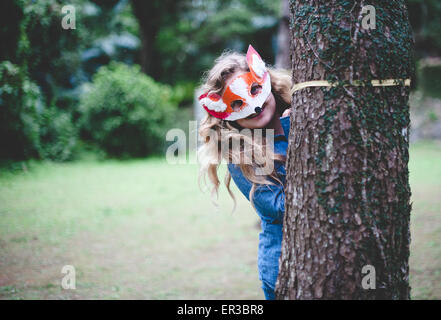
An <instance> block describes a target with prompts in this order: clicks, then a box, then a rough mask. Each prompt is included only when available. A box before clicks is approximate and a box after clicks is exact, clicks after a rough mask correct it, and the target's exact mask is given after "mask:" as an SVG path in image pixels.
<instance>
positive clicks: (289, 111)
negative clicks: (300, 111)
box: [282, 108, 291, 118]
mask: <svg viewBox="0 0 441 320" xmlns="http://www.w3.org/2000/svg"><path fill="white" fill-rule="evenodd" d="M290 113H291V108H289V109H286V110H285V111H283V114H282V118H283V117H286V116H289V114H290Z"/></svg>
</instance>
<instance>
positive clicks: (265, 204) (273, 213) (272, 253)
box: [228, 116, 290, 289]
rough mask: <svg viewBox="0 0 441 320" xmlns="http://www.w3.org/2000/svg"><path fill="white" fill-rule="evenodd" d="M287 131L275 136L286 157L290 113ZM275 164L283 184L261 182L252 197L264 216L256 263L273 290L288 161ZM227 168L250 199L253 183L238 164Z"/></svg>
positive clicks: (278, 149)
mask: <svg viewBox="0 0 441 320" xmlns="http://www.w3.org/2000/svg"><path fill="white" fill-rule="evenodd" d="M280 122H281V125H282V128H283V131H284V133H285V134H284V135H283V134H276V135H274V152H275V153H278V154H282V155H285V156H286V149H287V147H288V135H289V126H290V116H286V117H282V118H280ZM274 166H275V168H276V170H277V172H278V174H279V176H280V178H281V180H282V182H283V185H280V184H279V183H277V182H276V181H275V180H272V181H273V182H275V183H276V185H258V186H257V187H256V191H255V193H254V196H253V200H254V205H255V207H256V211H257V214H258V215H259V217H260V219H261V228H262V230H261V232H260V234H259V250H258V259H257V261H258V262H257V265H258V269H259V280H261V281H262V282H263V284H264V286H267V287H268V286H269V287H270V288H272V289H274V287H275V284H276V280H277V276H278V273H279V257H280V250H281V244H282V223H283V214H284V212H285V191H284V185H285V176H286V171H285V163H282V162H280V161H275V162H274ZM228 170H229V172H230V174H231V177H232V178H233V180H234V182H235V183H236V185H237V187H238V188H239V190H240V191H241V192H242V193H243V195H244V196H245V197H246V198H247V199H248V200H250V199H249V193H250V190H251V187H252V183H251V182H250V181H249V180H247V179H246V178H245V177H244V175H243V174H242V171H241V170H240V168H239V166H238V165H236V164H232V163H228Z"/></svg>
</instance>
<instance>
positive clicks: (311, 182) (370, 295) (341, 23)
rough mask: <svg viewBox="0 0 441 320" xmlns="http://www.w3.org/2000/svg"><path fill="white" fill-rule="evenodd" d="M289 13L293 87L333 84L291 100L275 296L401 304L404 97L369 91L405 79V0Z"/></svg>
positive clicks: (315, 5) (405, 238)
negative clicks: (368, 14) (366, 10)
mask: <svg viewBox="0 0 441 320" xmlns="http://www.w3.org/2000/svg"><path fill="white" fill-rule="evenodd" d="M367 4H371V5H373V6H375V8H376V29H365V28H364V27H363V24H362V20H363V18H364V17H365V14H362V7H363V6H364V5H367ZM290 13H291V21H292V22H293V23H292V25H291V28H290V33H291V39H292V42H291V53H292V67H293V71H292V76H293V82H294V83H300V82H304V81H312V80H329V81H339V82H338V85H337V87H333V88H326V87H317V88H306V89H302V90H300V91H297V92H296V93H294V94H293V98H292V117H291V131H290V136H289V147H288V151H287V156H288V160H287V166H286V171H287V179H286V181H287V184H286V189H285V194H286V211H285V216H284V229H283V233H284V235H283V242H282V253H281V257H280V271H279V277H278V280H277V284H276V297H277V298H278V299H409V298H410V287H409V263H408V260H409V244H410V231H409V220H410V211H411V205H410V195H411V192H410V186H409V179H408V178H409V177H408V159H409V155H408V146H409V139H408V137H409V106H408V99H409V90H410V89H409V87H405V86H404V85H403V84H402V83H401V85H398V86H393V87H372V86H371V85H370V80H373V79H407V78H410V77H411V75H413V72H414V64H413V57H412V50H413V42H412V33H411V28H410V25H409V22H408V15H407V9H406V6H405V4H404V0H389V1H383V0H377V1H370V2H369V3H367V2H364V1H343V0H296V1H294V0H291V1H290ZM353 80H362V81H363V83H365V84H366V85H365V86H361V87H356V86H343V84H348V82H349V81H353ZM365 80H366V82H365ZM366 266H368V267H366ZM370 266H372V267H373V268H374V270H375V274H374V273H373V269H372V268H371V267H370ZM365 268H367V269H365ZM367 277H369V278H367ZM372 277H373V278H372ZM373 287H375V289H373Z"/></svg>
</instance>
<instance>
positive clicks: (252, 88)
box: [199, 45, 271, 121]
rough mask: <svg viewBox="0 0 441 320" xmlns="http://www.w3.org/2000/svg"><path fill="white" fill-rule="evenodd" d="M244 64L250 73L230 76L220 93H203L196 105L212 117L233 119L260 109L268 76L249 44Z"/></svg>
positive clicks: (267, 86) (241, 117)
mask: <svg viewBox="0 0 441 320" xmlns="http://www.w3.org/2000/svg"><path fill="white" fill-rule="evenodd" d="M246 59H247V64H248V67H249V68H250V72H245V73H242V74H240V75H238V76H236V77H235V78H233V79H231V81H230V84H229V85H228V86H227V87H226V88H225V91H224V94H223V95H222V96H220V95H218V94H216V93H204V94H202V95H201V96H200V97H199V102H200V104H201V105H202V106H203V107H204V109H205V110H207V112H208V113H209V114H211V115H212V116H213V117H216V118H219V119H224V120H229V121H234V120H238V119H243V118H246V117H248V116H250V115H252V114H254V113H259V112H261V111H262V106H263V104H264V103H265V101H266V99H267V98H268V96H269V94H270V93H271V79H270V75H269V72H268V70H267V69H266V67H265V63H264V62H263V60H262V58H261V57H260V55H259V54H258V53H257V51H256V50H254V48H253V47H252V46H251V45H249V47H248V51H247V56H246Z"/></svg>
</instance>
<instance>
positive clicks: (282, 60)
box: [276, 0, 291, 69]
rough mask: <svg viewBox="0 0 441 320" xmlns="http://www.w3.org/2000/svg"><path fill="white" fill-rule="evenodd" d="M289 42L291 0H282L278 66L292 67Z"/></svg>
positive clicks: (277, 55)
mask: <svg viewBox="0 0 441 320" xmlns="http://www.w3.org/2000/svg"><path fill="white" fill-rule="evenodd" d="M289 43H290V34H289V0H282V3H281V18H280V22H279V30H278V32H277V54H276V67H277V68H284V69H289V68H290V67H291V52H290V47H289Z"/></svg>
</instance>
